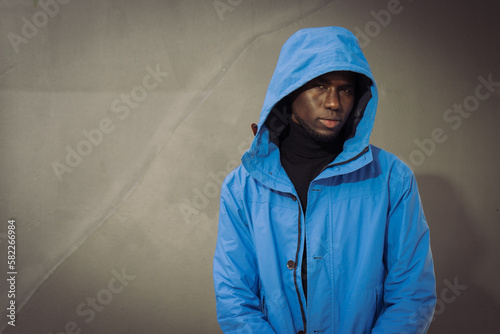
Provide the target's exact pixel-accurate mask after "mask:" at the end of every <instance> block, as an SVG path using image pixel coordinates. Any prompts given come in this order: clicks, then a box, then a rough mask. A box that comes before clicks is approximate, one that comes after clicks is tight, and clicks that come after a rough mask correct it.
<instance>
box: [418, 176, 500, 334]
mask: <svg viewBox="0 0 500 334" xmlns="http://www.w3.org/2000/svg"><path fill="white" fill-rule="evenodd" d="M417 180H418V186H419V191H420V196H421V198H422V202H423V206H424V210H425V215H426V218H427V222H428V224H429V228H430V232H431V246H432V253H433V257H434V268H435V272H436V282H437V287H436V291H437V298H438V302H437V304H436V309H435V318H434V320H433V322H432V324H431V326H430V329H429V334H435V333H455V334H460V333H474V332H477V333H498V329H499V328H500V318H499V317H498V314H499V312H500V305H499V304H498V302H497V301H496V300H495V299H494V298H493V294H492V292H491V291H488V290H487V289H485V288H484V287H487V286H489V284H488V282H491V280H492V276H491V275H487V276H488V277H484V281H483V278H482V277H481V278H478V276H477V274H476V270H477V269H479V268H480V266H481V263H482V259H484V257H485V256H488V253H487V250H486V249H485V243H484V242H483V240H481V237H480V235H479V234H478V233H477V232H476V228H475V224H474V222H473V221H472V220H471V219H470V218H469V215H468V214H467V203H466V202H465V201H464V198H465V196H464V194H461V193H458V192H457V191H456V190H455V188H454V186H453V185H452V184H450V183H449V182H448V181H447V180H446V179H444V178H442V177H437V176H432V175H417ZM478 228H479V227H478ZM495 270H496V269H495V268H491V272H492V275H493V273H494V271H495Z"/></svg>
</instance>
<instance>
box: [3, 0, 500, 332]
mask: <svg viewBox="0 0 500 334" xmlns="http://www.w3.org/2000/svg"><path fill="white" fill-rule="evenodd" d="M499 12H500V5H498V3H497V2H494V1H476V2H474V4H472V2H465V1H462V2H457V1H441V2H437V1H434V2H432V1H423V0H422V1H412V0H400V1H397V0H373V1H363V2H361V1H343V2H341V1H326V0H311V1H299V0H292V1H285V0H277V1H263V0H262V1H261V0H255V1H250V0H219V1H213V0H206V1H191V2H189V1H160V0H146V1H132V0H121V1H118V0H106V1H98V0H88V1H77V0H72V1H69V0H35V1H33V0H0V175H1V177H0V191H1V195H0V222H1V225H0V249H1V252H0V253H1V254H2V257H1V260H0V276H2V277H6V278H9V277H10V275H7V272H9V271H11V270H9V268H8V267H7V246H8V240H9V237H8V221H9V219H15V221H16V222H15V224H14V225H15V226H16V230H15V232H16V234H15V235H16V266H15V268H14V269H15V270H16V271H17V275H14V276H15V299H14V298H11V297H8V291H9V289H11V285H10V284H9V282H8V281H7V280H6V279H5V278H3V279H1V280H0V316H1V317H0V333H5V334H11V333H23V334H25V333H54V334H55V333H94V334H99V333H202V332H203V333H220V329H219V327H218V324H217V321H216V318H215V316H216V315H215V302H214V298H215V297H214V292H213V287H212V276H211V270H212V256H213V251H214V248H215V241H216V233H217V215H218V196H219V186H220V183H221V182H222V179H223V178H224V177H225V175H226V174H227V173H228V172H229V171H230V170H231V169H233V168H234V167H235V166H236V165H237V164H238V163H239V159H240V157H241V154H242V153H243V152H244V151H245V150H246V149H247V148H248V147H249V145H250V142H251V140H252V133H251V130H250V124H251V123H252V122H256V121H257V120H258V115H259V113H260V108H261V106H262V102H263V100H264V95H265V92H266V89H267V84H268V82H269V80H270V78H271V75H272V71H273V69H274V66H275V64H276V61H277V57H278V54H279V50H280V48H281V45H282V44H283V43H284V41H285V40H286V39H287V38H288V37H289V36H290V35H291V34H292V33H294V32H295V31H296V30H298V29H300V28H305V27H313V26H327V25H340V26H344V27H346V28H348V29H350V30H352V31H353V32H355V34H356V35H357V36H358V37H359V38H360V42H361V44H362V46H363V50H364V52H365V54H366V56H367V58H368V61H369V63H370V64H371V66H372V69H373V72H374V75H375V78H376V80H377V83H378V86H379V91H380V102H379V109H378V114H377V120H376V123H375V129H374V132H373V135H372V142H373V143H374V144H375V145H378V146H380V147H383V148H385V149H387V150H389V151H391V152H393V153H395V154H397V155H398V156H399V157H401V158H402V159H404V160H405V161H406V162H407V163H408V164H409V165H410V166H411V167H412V169H413V170H414V171H415V173H416V175H417V180H418V182H419V187H420V191H421V197H422V200H423V202H424V209H425V211H426V215H427V219H428V223H429V226H430V228H431V238H432V247H433V254H434V258H435V270H436V276H437V281H438V286H437V291H438V298H439V301H438V304H437V308H436V318H435V320H434V321H433V323H432V325H431V328H430V330H429V333H471V332H477V333H497V332H498V331H499V330H500V320H499V318H498V314H499V312H500V286H499V284H498V278H499V277H500V265H499V261H498V255H499V254H500V242H499V240H498V239H499V236H500V212H499V210H500V192H499V190H498V186H499V185H500V176H499V173H498V163H499V160H500V159H499V158H498V148H497V144H498V143H499V142H500V132H499V131H498V125H499V121H500V115H499V109H500V66H499V64H498V59H500V47H499V44H498V41H499V37H500V34H499V30H498V23H497V22H498V13H499ZM4 254H5V255H4ZM12 300H14V301H15V308H16V310H15V313H16V318H15V327H14V326H11V325H9V324H8V323H7V322H8V321H11V320H10V319H9V318H8V317H7V315H8V314H9V313H10V311H9V310H8V309H7V307H8V306H9V305H10V302H11V301H12Z"/></svg>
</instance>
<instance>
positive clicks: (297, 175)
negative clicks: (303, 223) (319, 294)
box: [280, 121, 343, 296]
mask: <svg viewBox="0 0 500 334" xmlns="http://www.w3.org/2000/svg"><path fill="white" fill-rule="evenodd" d="M288 131H289V132H288V135H286V134H285V138H284V139H282V140H281V142H280V158H281V164H282V165H283V168H284V169H285V172H286V173H287V175H288V177H289V178H290V181H292V183H293V185H294V187H295V190H296V191H297V194H298V195H299V199H300V203H301V204H302V210H303V211H304V213H305V212H306V209H307V192H308V190H309V185H310V184H311V181H312V180H313V179H314V178H315V177H316V176H318V175H319V173H321V171H322V170H323V168H325V167H326V166H327V165H328V164H329V163H331V162H332V161H333V160H334V159H335V158H336V157H337V155H338V154H339V153H340V152H341V151H342V146H343V141H342V140H334V141H333V142H330V143H320V142H318V141H316V140H314V139H313V138H312V137H311V136H310V135H309V134H308V133H307V132H306V131H305V130H304V128H303V127H302V126H301V125H299V124H297V123H295V122H293V121H291V122H290V127H289V129H288ZM339 137H342V136H339ZM302 263H303V264H302V285H303V288H304V292H305V294H306V296H307V266H306V248H305V247H304V256H303V260H302Z"/></svg>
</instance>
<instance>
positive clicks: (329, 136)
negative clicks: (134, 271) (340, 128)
mask: <svg viewBox="0 0 500 334" xmlns="http://www.w3.org/2000/svg"><path fill="white" fill-rule="evenodd" d="M306 131H307V132H308V133H309V135H310V136H311V138H312V139H314V140H315V141H317V142H319V143H323V144H327V143H332V142H334V141H335V139H336V138H337V133H336V132H333V133H328V132H327V133H323V132H319V131H315V130H312V129H308V130H306Z"/></svg>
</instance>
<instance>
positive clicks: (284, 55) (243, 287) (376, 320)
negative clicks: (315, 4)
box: [213, 27, 436, 334]
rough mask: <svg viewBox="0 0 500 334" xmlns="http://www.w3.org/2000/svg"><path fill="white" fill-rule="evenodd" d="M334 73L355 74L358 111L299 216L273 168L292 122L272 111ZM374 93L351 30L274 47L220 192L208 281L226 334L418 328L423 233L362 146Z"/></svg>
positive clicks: (413, 203) (424, 282) (389, 165)
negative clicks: (250, 125) (258, 102)
mask: <svg viewBox="0 0 500 334" xmlns="http://www.w3.org/2000/svg"><path fill="white" fill-rule="evenodd" d="M331 71H352V72H356V73H359V74H361V75H359V76H358V78H360V79H358V85H359V87H358V88H357V89H356V94H357V104H356V105H355V107H354V109H353V111H352V112H351V114H350V116H349V117H350V119H349V121H348V123H347V124H346V125H345V126H346V127H347V129H346V139H347V140H346V141H345V143H344V148H343V151H342V152H341V153H340V154H339V155H338V156H337V157H336V158H335V160H334V161H333V162H332V163H331V164H329V165H328V166H327V167H326V168H324V169H323V171H322V172H321V173H320V174H319V175H318V176H317V177H316V178H315V179H314V180H313V181H312V182H311V184H310V187H309V190H308V193H307V198H308V205H307V212H306V213H305V214H304V212H303V211H302V210H301V205H300V203H299V202H300V201H299V200H298V195H297V192H296V190H295V188H294V186H293V184H292V182H291V181H290V179H289V178H288V176H287V174H286V172H285V171H284V169H283V167H282V165H281V162H280V154H279V134H280V132H281V130H282V129H283V128H284V127H285V126H286V124H287V122H288V119H289V118H287V115H286V108H282V106H281V105H280V104H281V102H282V101H284V98H285V97H286V96H287V95H288V94H290V93H291V92H293V91H294V90H296V89H298V88H299V87H301V86H303V85H304V84H305V83H307V82H308V81H310V80H311V79H313V78H315V77H317V76H320V75H322V74H324V73H328V72H331ZM377 98H378V95H377V87H376V85H375V80H374V79H373V76H372V73H371V70H370V67H369V65H368V63H367V61H366V59H365V57H364V56H363V54H362V52H361V49H360V47H359V43H358V41H357V39H356V38H355V36H354V35H353V34H352V33H351V32H349V31H348V30H346V29H343V28H339V27H324V28H309V29H303V30H300V31H298V32H296V33H295V34H294V35H292V36H291V37H290V38H289V40H288V41H287V42H286V43H285V44H284V45H283V48H282V50H281V54H280V57H279V60H278V64H277V66H276V70H275V72H274V75H273V77H272V79H271V82H270V84H269V89H268V91H267V95H266V98H265V102H264V105H263V108H262V112H261V116H260V120H259V124H258V130H257V134H256V136H255V138H254V141H253V143H252V145H251V147H250V149H249V150H248V151H247V152H246V153H245V154H244V155H243V157H242V165H240V166H239V167H238V168H236V169H235V170H234V171H232V172H231V173H230V174H229V175H228V176H227V177H226V179H225V181H224V183H223V185H222V190H221V203H220V212H219V230H218V239H217V247H216V250H215V257H214V268H213V274H214V285H215V292H216V302H217V318H218V321H219V324H220V326H221V328H222V330H223V331H224V333H259V334H263V333H279V334H281V333H283V334H284V333H287V334H288V333H290V334H291V333H301V331H302V333H305V332H307V333H356V334H357V333H398V334H401V333H425V332H426V331H427V328H428V326H429V324H430V321H431V319H432V315H433V310H434V305H435V302H436V292H435V277H434V269H433V262H432V255H431V250H430V240H429V229H428V226H427V223H426V220H425V217H424V213H423V210H422V206H421V202H420V197H419V194H418V189H417V184H416V181H415V177H414V175H413V173H412V172H411V170H410V169H409V168H408V167H407V166H406V165H405V164H403V163H402V162H401V161H400V160H399V159H398V158H397V157H396V156H394V155H392V154H390V153H388V152H386V151H384V150H381V149H379V148H377V147H375V146H373V145H370V144H369V138H370V134H371V131H372V128H373V123H374V118H375V112H376V108H377ZM306 238H307V240H305V239H306ZM304 246H305V247H307V252H306V256H307V258H306V259H307V261H306V265H307V281H306V282H307V283H306V284H307V302H306V298H305V295H304V291H303V288H302V280H301V274H300V273H301V268H302V257H303V252H304Z"/></svg>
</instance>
